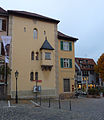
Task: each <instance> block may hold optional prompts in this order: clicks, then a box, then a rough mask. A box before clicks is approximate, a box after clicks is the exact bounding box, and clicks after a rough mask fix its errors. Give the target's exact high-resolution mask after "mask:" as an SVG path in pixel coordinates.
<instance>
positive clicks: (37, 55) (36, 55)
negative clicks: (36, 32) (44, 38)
mask: <svg viewBox="0 0 104 120" xmlns="http://www.w3.org/2000/svg"><path fill="white" fill-rule="evenodd" d="M35 57H36V60H39V53H38V52H36V54H35Z"/></svg>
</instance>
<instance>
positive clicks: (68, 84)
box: [63, 78, 70, 92]
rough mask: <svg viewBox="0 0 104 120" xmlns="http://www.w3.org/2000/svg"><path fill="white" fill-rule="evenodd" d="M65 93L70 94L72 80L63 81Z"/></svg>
mask: <svg viewBox="0 0 104 120" xmlns="http://www.w3.org/2000/svg"><path fill="white" fill-rule="evenodd" d="M65 80H66V81H68V82H67V84H66V83H65ZM65 85H67V86H65ZM66 87H67V88H66ZM63 91H64V92H70V79H69V78H64V79H63Z"/></svg>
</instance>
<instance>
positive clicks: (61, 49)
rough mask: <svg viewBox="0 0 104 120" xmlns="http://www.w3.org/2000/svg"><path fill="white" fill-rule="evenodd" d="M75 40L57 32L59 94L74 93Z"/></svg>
mask: <svg viewBox="0 0 104 120" xmlns="http://www.w3.org/2000/svg"><path fill="white" fill-rule="evenodd" d="M76 40H77V38H73V37H70V36H67V35H65V34H63V33H61V32H58V54H59V58H58V59H59V83H58V84H59V94H61V93H71V92H73V91H74V76H75V55H74V43H75V41H76Z"/></svg>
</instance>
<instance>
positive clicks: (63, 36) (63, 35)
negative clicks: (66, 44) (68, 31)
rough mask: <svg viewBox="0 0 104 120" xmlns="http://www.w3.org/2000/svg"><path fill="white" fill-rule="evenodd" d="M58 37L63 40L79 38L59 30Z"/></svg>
mask: <svg viewBox="0 0 104 120" xmlns="http://www.w3.org/2000/svg"><path fill="white" fill-rule="evenodd" d="M58 39H62V40H70V41H76V40H78V38H74V37H71V36H68V35H65V34H63V33H61V32H59V31H58Z"/></svg>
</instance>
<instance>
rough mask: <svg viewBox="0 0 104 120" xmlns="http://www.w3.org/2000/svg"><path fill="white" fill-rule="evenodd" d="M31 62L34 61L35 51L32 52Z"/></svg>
mask: <svg viewBox="0 0 104 120" xmlns="http://www.w3.org/2000/svg"><path fill="white" fill-rule="evenodd" d="M31 60H34V51H32V52H31Z"/></svg>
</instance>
